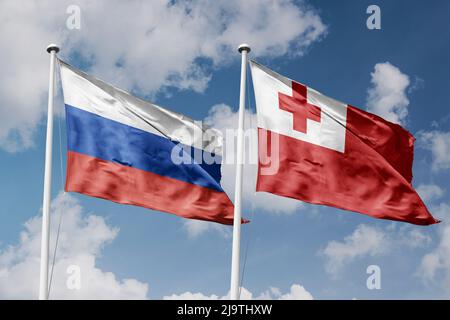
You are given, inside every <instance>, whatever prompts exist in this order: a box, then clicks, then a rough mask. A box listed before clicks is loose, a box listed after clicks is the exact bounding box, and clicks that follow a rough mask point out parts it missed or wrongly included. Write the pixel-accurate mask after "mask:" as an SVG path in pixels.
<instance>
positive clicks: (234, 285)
mask: <svg viewBox="0 0 450 320" xmlns="http://www.w3.org/2000/svg"><path fill="white" fill-rule="evenodd" d="M238 51H239V52H240V53H241V58H242V59H241V90H240V97H239V126H238V134H237V152H236V184H235V188H234V219H233V247H232V252H231V287H230V299H231V300H239V268H240V266H239V260H240V251H241V250H240V247H241V220H242V219H241V202H242V169H243V164H244V113H245V84H246V83H245V81H246V73H247V54H248V53H249V52H250V47H249V46H248V44H245V43H243V44H241V45H240V46H239V48H238Z"/></svg>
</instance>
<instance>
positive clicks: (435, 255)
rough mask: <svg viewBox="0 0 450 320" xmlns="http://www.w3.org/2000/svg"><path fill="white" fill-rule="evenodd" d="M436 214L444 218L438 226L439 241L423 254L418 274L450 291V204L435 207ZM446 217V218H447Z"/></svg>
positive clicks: (431, 283)
mask: <svg viewBox="0 0 450 320" xmlns="http://www.w3.org/2000/svg"><path fill="white" fill-rule="evenodd" d="M433 212H435V214H436V216H438V217H440V218H441V219H443V221H444V222H442V223H441V224H440V225H439V226H438V237H439V241H438V244H437V245H436V247H435V248H434V249H433V250H431V251H430V252H429V253H427V254H426V255H424V256H423V258H422V261H421V264H420V267H419V269H418V275H419V276H420V277H421V278H422V279H423V280H424V282H425V283H427V284H429V285H434V286H435V287H437V288H440V289H442V290H443V291H444V292H445V293H446V294H447V295H448V294H449V293H450V223H449V222H448V217H450V205H448V204H446V203H441V204H440V205H439V206H438V207H436V208H434V209H433ZM445 218H446V219H445Z"/></svg>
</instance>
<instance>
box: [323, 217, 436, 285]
mask: <svg viewBox="0 0 450 320" xmlns="http://www.w3.org/2000/svg"><path fill="white" fill-rule="evenodd" d="M430 243H431V237H430V236H429V235H427V234H426V233H424V232H423V231H421V230H419V229H417V228H415V227H412V226H400V227H397V226H396V224H391V225H389V226H388V227H387V228H385V229H381V228H378V227H373V226H368V225H365V224H361V225H359V226H357V227H356V229H355V230H354V231H353V233H351V234H350V235H348V236H346V237H344V239H343V241H336V240H332V241H330V242H328V244H327V245H326V246H325V248H324V249H322V250H320V251H319V254H320V255H322V256H324V257H325V258H326V263H325V269H326V271H327V272H328V273H329V274H330V275H332V276H336V275H337V274H339V272H341V270H342V268H343V267H344V266H345V265H346V264H349V263H351V262H352V261H354V260H356V259H358V258H359V259H360V258H364V257H379V256H382V255H385V254H388V253H390V252H391V250H392V248H394V247H396V248H398V247H405V248H419V247H424V246H427V245H429V244H430Z"/></svg>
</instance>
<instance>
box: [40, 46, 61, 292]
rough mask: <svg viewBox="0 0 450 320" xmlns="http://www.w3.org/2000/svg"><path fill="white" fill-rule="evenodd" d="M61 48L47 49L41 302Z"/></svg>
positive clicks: (45, 288) (45, 274) (44, 286)
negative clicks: (56, 80)
mask: <svg viewBox="0 0 450 320" xmlns="http://www.w3.org/2000/svg"><path fill="white" fill-rule="evenodd" d="M58 51H59V48H58V46H57V45H55V44H51V45H49V46H48V47H47V52H48V53H50V80H49V86H48V113H47V138H46V144H45V172H44V199H43V204H42V237H41V273H40V278H39V300H47V299H48V251H49V243H50V197H51V190H52V151H53V148H52V147H53V96H54V92H55V64H56V54H57V53H58Z"/></svg>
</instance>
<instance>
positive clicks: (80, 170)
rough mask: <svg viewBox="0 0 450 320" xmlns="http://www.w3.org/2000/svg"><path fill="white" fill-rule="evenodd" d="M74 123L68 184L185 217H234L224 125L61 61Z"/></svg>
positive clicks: (69, 116)
mask: <svg viewBox="0 0 450 320" xmlns="http://www.w3.org/2000/svg"><path fill="white" fill-rule="evenodd" d="M60 70H61V81H62V87H63V93H64V103H65V110H66V123H67V147H68V153H67V175H66V185H65V190H66V191H68V192H69V191H71V192H78V193H82V194H85V195H88V196H93V197H97V198H103V199H107V200H111V201H114V202H118V203H123V204H131V205H137V206H142V207H145V208H149V209H153V210H158V211H163V212H168V213H173V214H176V215H178V216H181V217H185V218H191V219H200V220H207V221H214V222H219V223H223V224H233V204H232V202H231V201H230V199H229V198H228V196H227V195H226V193H225V192H224V190H223V189H222V187H221V185H220V179H221V173H220V166H221V155H222V137H221V135H220V133H219V131H217V130H214V129H212V128H205V127H203V126H202V125H201V123H199V122H196V121H194V120H192V119H189V118H187V117H185V116H183V115H180V114H177V113H174V112H171V111H169V110H166V109H163V108H161V107H159V106H156V105H154V104H151V103H149V102H146V101H143V100H141V99H138V98H136V97H134V96H132V95H130V94H128V93H127V92H125V91H123V90H120V89H117V88H115V87H113V86H111V85H109V84H107V83H105V82H103V81H101V80H98V79H96V78H93V77H91V76H89V75H87V74H85V73H83V72H81V71H80V70H77V69H75V68H73V67H72V66H70V65H68V64H66V63H64V62H62V61H60Z"/></svg>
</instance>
